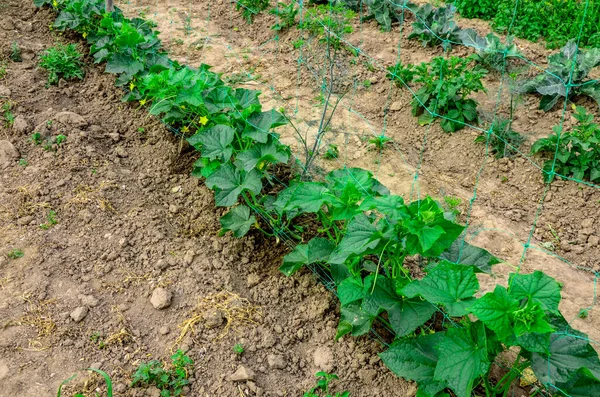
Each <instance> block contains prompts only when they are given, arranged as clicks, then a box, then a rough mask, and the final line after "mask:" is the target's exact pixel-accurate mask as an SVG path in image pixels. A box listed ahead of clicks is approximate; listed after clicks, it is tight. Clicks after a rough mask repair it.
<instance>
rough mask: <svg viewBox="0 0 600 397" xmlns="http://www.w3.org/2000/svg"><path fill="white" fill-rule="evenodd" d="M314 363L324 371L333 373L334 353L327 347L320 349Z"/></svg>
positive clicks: (317, 350) (316, 351) (314, 355)
mask: <svg viewBox="0 0 600 397" xmlns="http://www.w3.org/2000/svg"><path fill="white" fill-rule="evenodd" d="M313 362H314V364H315V366H316V367H317V368H319V369H320V370H322V371H325V372H331V371H333V353H332V352H331V349H330V348H328V347H325V346H321V347H318V348H317V349H316V350H315V352H314V354H313Z"/></svg>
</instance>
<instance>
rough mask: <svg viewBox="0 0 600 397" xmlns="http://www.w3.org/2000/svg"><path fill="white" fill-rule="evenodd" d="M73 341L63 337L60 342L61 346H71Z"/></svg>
mask: <svg viewBox="0 0 600 397" xmlns="http://www.w3.org/2000/svg"><path fill="white" fill-rule="evenodd" d="M74 343H75V342H73V339H65V340H64V341H63V343H62V345H63V346H73V344H74Z"/></svg>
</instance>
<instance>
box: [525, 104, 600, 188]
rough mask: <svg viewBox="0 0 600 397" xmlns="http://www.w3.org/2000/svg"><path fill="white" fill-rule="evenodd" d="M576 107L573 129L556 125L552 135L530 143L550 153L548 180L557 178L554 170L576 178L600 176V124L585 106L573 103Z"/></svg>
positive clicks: (546, 165) (546, 166)
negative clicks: (595, 121) (564, 128)
mask: <svg viewBox="0 0 600 397" xmlns="http://www.w3.org/2000/svg"><path fill="white" fill-rule="evenodd" d="M574 110H575V112H574V113H573V117H574V118H575V120H577V125H575V126H574V127H573V128H572V129H571V130H570V131H564V130H563V129H562V127H561V126H560V125H557V126H554V128H553V131H554V133H553V134H552V135H550V136H549V137H547V138H541V139H538V140H537V141H535V143H534V144H533V146H532V147H531V153H533V154H536V153H544V154H549V155H551V158H550V159H548V160H546V161H545V162H544V166H543V170H544V179H545V180H546V182H551V181H552V179H553V178H554V173H553V171H554V172H555V173H557V174H560V175H563V176H566V177H571V178H574V179H576V180H589V181H591V182H596V181H598V180H600V126H598V124H597V123H594V122H593V121H594V115H593V114H591V113H588V112H587V110H586V109H585V108H584V107H582V106H576V107H575V106H574ZM553 167H554V169H553Z"/></svg>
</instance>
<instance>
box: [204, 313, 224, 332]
mask: <svg viewBox="0 0 600 397" xmlns="http://www.w3.org/2000/svg"><path fill="white" fill-rule="evenodd" d="M221 324H223V313H221V311H220V310H212V311H210V312H208V313H207V314H206V315H205V316H204V325H205V326H206V327H207V328H217V327H220V326H221Z"/></svg>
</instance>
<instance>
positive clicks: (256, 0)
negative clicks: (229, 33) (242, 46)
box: [235, 0, 269, 23]
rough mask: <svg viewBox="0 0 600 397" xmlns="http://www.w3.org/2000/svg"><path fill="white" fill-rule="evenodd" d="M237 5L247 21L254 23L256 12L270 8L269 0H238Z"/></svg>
mask: <svg viewBox="0 0 600 397" xmlns="http://www.w3.org/2000/svg"><path fill="white" fill-rule="evenodd" d="M235 7H236V9H237V10H238V11H240V10H241V12H242V16H243V17H244V19H245V20H246V22H247V23H252V20H253V19H254V17H255V16H256V14H258V13H259V12H261V11H264V10H266V9H267V8H269V0H238V1H237V2H236V6H235Z"/></svg>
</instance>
